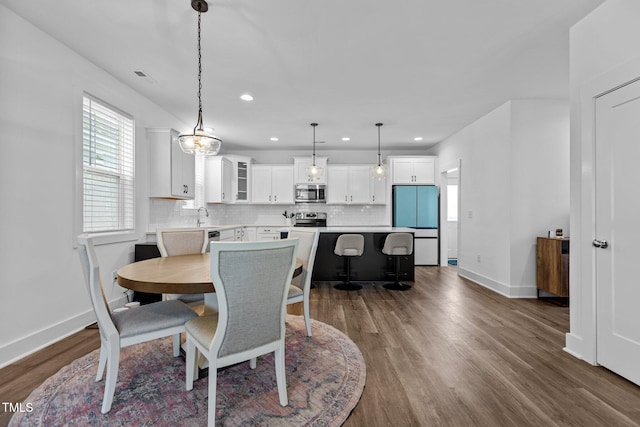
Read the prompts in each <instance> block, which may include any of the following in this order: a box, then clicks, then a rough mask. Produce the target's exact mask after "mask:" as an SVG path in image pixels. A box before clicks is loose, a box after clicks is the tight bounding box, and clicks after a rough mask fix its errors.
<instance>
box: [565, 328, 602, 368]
mask: <svg viewBox="0 0 640 427" xmlns="http://www.w3.org/2000/svg"><path fill="white" fill-rule="evenodd" d="M583 348H584V340H583V339H582V338H580V337H579V336H577V335H575V334H572V333H571V332H569V333H567V334H565V346H564V348H563V350H564V351H566V352H567V353H569V354H570V355H572V356H573V357H575V358H577V359H580V360H584V361H585V362H587V363H589V364H591V365H594V366H596V365H597V363H596V361H595V358H593V360H592V359H591V358H590V357H588V355H586V354H585V353H584V351H583Z"/></svg>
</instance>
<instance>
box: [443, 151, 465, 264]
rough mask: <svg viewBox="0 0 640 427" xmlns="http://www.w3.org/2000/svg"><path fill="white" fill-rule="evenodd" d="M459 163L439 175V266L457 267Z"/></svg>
mask: <svg viewBox="0 0 640 427" xmlns="http://www.w3.org/2000/svg"><path fill="white" fill-rule="evenodd" d="M460 193H461V191H460V161H459V160H458V161H457V162H456V164H454V165H451V166H450V167H449V168H447V169H446V170H444V171H442V172H441V173H440V218H441V219H440V236H439V238H440V265H441V266H443V267H444V266H447V265H449V266H457V265H458V247H459V242H460V223H459V221H458V216H459V211H460V208H459V207H460Z"/></svg>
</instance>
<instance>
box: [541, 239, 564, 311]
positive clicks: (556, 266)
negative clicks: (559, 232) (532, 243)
mask: <svg viewBox="0 0 640 427" xmlns="http://www.w3.org/2000/svg"><path fill="white" fill-rule="evenodd" d="M536 253H537V256H536V267H537V274H536V275H537V287H538V295H539V296H540V291H544V292H549V293H551V294H553V295H556V296H558V297H561V298H565V299H567V300H568V298H569V239H568V238H562V239H556V238H547V237H538V240H537V250H536Z"/></svg>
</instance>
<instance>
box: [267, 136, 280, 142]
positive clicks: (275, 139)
mask: <svg viewBox="0 0 640 427" xmlns="http://www.w3.org/2000/svg"><path fill="white" fill-rule="evenodd" d="M269 139H270V140H271V141H277V140H278V138H276V137H275V136H272V137H271V138H269Z"/></svg>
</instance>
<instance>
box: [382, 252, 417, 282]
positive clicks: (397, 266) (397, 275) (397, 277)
mask: <svg viewBox="0 0 640 427" xmlns="http://www.w3.org/2000/svg"><path fill="white" fill-rule="evenodd" d="M394 258H395V260H394V261H395V269H396V271H395V282H393V283H385V284H384V285H383V286H384V288H385V289H390V290H393V291H406V290H408V289H411V285H407V284H405V283H400V256H399V255H394Z"/></svg>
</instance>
